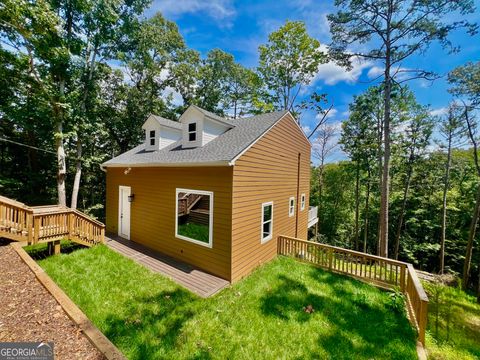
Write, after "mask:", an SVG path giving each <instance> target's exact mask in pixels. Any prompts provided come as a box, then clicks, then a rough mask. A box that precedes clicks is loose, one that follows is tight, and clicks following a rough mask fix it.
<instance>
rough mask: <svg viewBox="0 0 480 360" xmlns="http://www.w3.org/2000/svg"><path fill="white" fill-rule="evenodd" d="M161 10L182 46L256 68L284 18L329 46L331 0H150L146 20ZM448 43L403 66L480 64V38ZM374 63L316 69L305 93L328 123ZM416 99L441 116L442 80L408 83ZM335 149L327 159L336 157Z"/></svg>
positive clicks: (443, 69)
mask: <svg viewBox="0 0 480 360" xmlns="http://www.w3.org/2000/svg"><path fill="white" fill-rule="evenodd" d="M475 4H476V6H477V11H476V13H475V14H472V15H471V16H469V20H471V21H476V22H480V10H478V9H479V8H480V0H475ZM157 11H159V12H161V13H162V14H163V15H164V16H165V17H166V18H168V19H169V20H172V21H175V22H176V23H177V24H178V27H179V29H180V32H181V34H182V35H183V37H184V38H185V41H186V43H187V45H188V46H189V47H191V48H193V49H196V50H197V51H200V52H201V53H202V54H206V53H207V52H208V51H209V50H211V49H213V48H220V49H222V50H224V51H227V52H230V53H232V54H233V55H234V56H235V59H236V60H237V61H238V62H240V63H241V64H243V65H244V66H247V67H252V68H253V67H255V66H256V65H257V62H258V46H259V45H261V44H264V43H266V41H267V38H268V34H269V33H271V32H272V31H275V30H276V29H278V28H279V27H280V26H282V25H283V24H284V23H285V21H286V20H302V21H304V22H305V23H306V25H307V30H308V32H309V34H310V35H311V36H313V37H315V38H317V39H318V40H319V41H320V43H322V44H328V43H329V42H330V33H329V26H328V23H327V20H326V15H327V14H329V13H332V12H334V11H335V7H334V5H333V1H315V0H290V1H284V0H267V1H253V0H242V1H231V0H164V1H163V0H154V1H153V3H152V5H151V7H150V9H149V10H148V11H147V12H146V14H145V15H146V16H151V15H153V14H154V13H155V12H157ZM450 39H451V40H452V41H453V43H454V44H455V45H459V46H460V47H461V51H460V52H459V53H456V54H448V53H447V52H446V51H445V50H443V49H442V48H441V47H440V46H439V45H437V44H434V45H432V46H431V47H430V48H429V50H428V51H427V52H426V53H425V54H422V55H418V56H415V57H412V58H411V59H410V60H409V61H408V62H405V63H404V64H402V65H401V66H402V67H406V68H414V67H415V68H424V69H427V70H432V71H435V72H437V73H438V74H440V75H445V74H446V73H448V71H450V70H452V69H453V68H455V67H456V66H459V65H462V64H464V63H465V62H467V61H478V60H480V35H478V34H477V35H475V36H474V37H470V36H467V35H466V34H465V32H463V31H457V32H455V33H453V34H452V36H451V37H450ZM376 70H377V68H376V64H374V63H360V64H357V65H355V67H354V69H353V71H352V72H346V71H345V70H344V69H342V68H340V67H338V66H336V65H334V64H326V65H323V66H321V67H320V69H319V72H318V74H317V75H316V77H315V79H314V80H313V81H312V83H311V85H310V88H309V89H308V90H316V91H318V92H322V93H326V94H328V97H329V99H330V101H332V102H333V104H334V111H333V114H332V116H331V117H330V118H329V122H331V123H334V124H338V123H340V122H341V121H342V120H343V119H345V118H346V116H347V115H348V113H347V110H348V104H349V103H350V102H351V100H352V97H353V96H354V95H355V94H360V93H362V92H363V91H364V90H365V89H366V88H367V87H368V86H371V85H372V82H371V79H372V78H375V73H376ZM409 85H410V87H411V89H412V90H413V91H414V92H415V94H416V96H417V100H418V101H419V102H420V103H422V104H424V105H430V107H431V109H432V111H433V112H434V113H435V114H440V113H442V109H444V108H445V107H446V106H447V105H448V102H449V100H450V99H451V97H450V95H449V94H448V92H447V89H448V84H447V83H446V80H445V78H441V79H439V80H436V81H435V82H433V84H430V83H427V82H425V81H421V80H416V81H412V82H410V83H409ZM314 123H315V118H314V116H313V115H308V114H307V115H306V116H304V117H303V118H302V125H303V126H305V127H306V128H308V127H312V126H314ZM342 157H343V155H342V154H341V152H340V151H337V152H336V154H334V155H333V156H332V157H331V159H330V161H335V160H338V159H341V158H342Z"/></svg>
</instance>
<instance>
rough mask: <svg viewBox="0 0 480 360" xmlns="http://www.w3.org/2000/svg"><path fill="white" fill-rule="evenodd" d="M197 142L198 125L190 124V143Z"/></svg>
mask: <svg viewBox="0 0 480 360" xmlns="http://www.w3.org/2000/svg"><path fill="white" fill-rule="evenodd" d="M196 140H197V123H190V124H188V141H196Z"/></svg>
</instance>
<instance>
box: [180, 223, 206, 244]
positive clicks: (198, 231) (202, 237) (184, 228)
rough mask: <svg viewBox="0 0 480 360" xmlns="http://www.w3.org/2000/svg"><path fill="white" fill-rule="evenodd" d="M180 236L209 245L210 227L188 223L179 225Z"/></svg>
mask: <svg viewBox="0 0 480 360" xmlns="http://www.w3.org/2000/svg"><path fill="white" fill-rule="evenodd" d="M178 234H179V235H183V236H186V237H189V238H190V239H195V240H198V241H202V242H205V243H208V240H209V239H208V235H209V231H208V225H202V224H196V223H191V222H187V223H185V224H179V225H178Z"/></svg>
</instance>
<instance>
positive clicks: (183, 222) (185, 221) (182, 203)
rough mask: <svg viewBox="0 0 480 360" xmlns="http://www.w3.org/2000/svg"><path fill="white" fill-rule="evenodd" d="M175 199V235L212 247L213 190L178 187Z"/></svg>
mask: <svg viewBox="0 0 480 360" xmlns="http://www.w3.org/2000/svg"><path fill="white" fill-rule="evenodd" d="M175 199H176V209H175V210H176V211H175V214H176V216H175V236H176V237H177V238H178V239H182V240H186V241H190V242H193V243H195V244H198V245H202V246H206V247H209V248H211V247H212V246H213V243H212V228H213V213H212V212H213V192H211V191H202V190H190V189H177V190H176V194H175Z"/></svg>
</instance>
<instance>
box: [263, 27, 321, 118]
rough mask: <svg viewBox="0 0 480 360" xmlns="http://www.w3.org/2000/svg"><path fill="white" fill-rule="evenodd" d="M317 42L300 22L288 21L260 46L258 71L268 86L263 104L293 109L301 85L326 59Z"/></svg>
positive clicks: (280, 108) (310, 78)
mask: <svg viewBox="0 0 480 360" xmlns="http://www.w3.org/2000/svg"><path fill="white" fill-rule="evenodd" d="M319 47H320V43H319V42H318V41H317V40H315V39H313V38H312V37H310V35H308V33H307V29H306V27H305V24H304V23H303V22H301V21H287V22H286V23H285V25H284V26H282V27H281V28H280V29H278V30H277V31H275V32H273V33H271V34H270V35H269V36H268V43H267V44H265V45H261V46H260V47H259V48H258V50H259V52H260V62H259V66H258V73H259V74H260V77H261V79H262V80H263V83H264V85H265V87H266V89H267V91H266V92H265V93H264V96H265V99H264V100H263V101H264V102H266V103H270V104H272V105H273V108H275V109H278V110H290V111H294V109H295V103H296V100H297V98H298V95H299V93H300V91H301V89H302V87H304V86H306V85H308V84H309V83H310V81H311V80H312V78H313V76H314V75H315V74H316V72H317V71H318V66H319V65H320V64H322V63H325V62H326V61H327V57H326V55H325V54H324V53H323V52H322V51H321V50H320V49H319Z"/></svg>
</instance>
